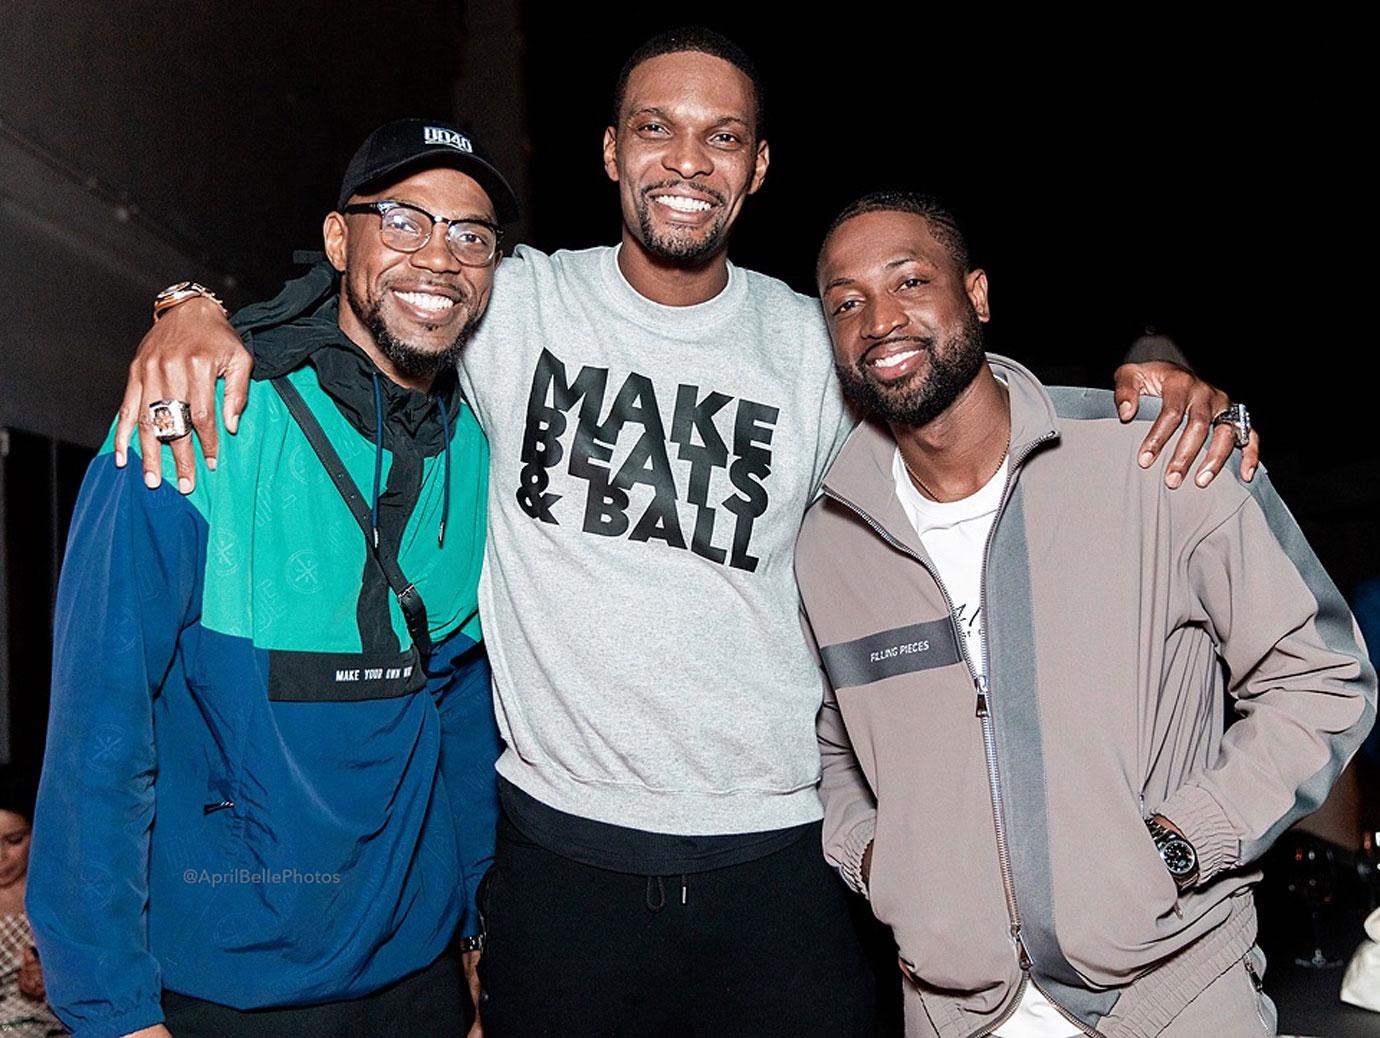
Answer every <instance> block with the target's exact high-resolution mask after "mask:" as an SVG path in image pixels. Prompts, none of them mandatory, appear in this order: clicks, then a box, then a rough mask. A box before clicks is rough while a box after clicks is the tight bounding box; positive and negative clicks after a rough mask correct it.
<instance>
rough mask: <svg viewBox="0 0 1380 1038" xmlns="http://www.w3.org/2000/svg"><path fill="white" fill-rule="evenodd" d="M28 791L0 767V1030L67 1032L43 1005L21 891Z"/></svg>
mask: <svg viewBox="0 0 1380 1038" xmlns="http://www.w3.org/2000/svg"><path fill="white" fill-rule="evenodd" d="M33 817H34V790H33V786H32V784H30V783H26V782H24V781H22V779H21V778H19V777H18V776H16V775H14V774H13V773H12V772H11V770H10V769H9V768H3V769H0V1034H5V1035H14V1036H16V1038H46V1036H49V1035H63V1034H66V1033H67V1031H66V1030H64V1029H63V1026H62V1024H60V1023H59V1022H58V1019H57V1017H56V1016H54V1015H53V1011H52V1010H51V1009H49V1008H48V1003H47V1001H46V998H45V993H44V987H43V967H42V966H41V965H39V961H38V950H37V949H36V948H35V947H34V935H33V931H32V930H31V929H29V917H28V916H27V915H26V914H25V912H24V891H25V890H26V889H27V886H28V884H27V882H26V881H27V879H28V876H29V841H30V838H31V837H32V835H33Z"/></svg>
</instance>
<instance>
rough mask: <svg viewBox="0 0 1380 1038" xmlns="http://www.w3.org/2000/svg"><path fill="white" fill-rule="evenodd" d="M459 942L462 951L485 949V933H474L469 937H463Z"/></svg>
mask: <svg viewBox="0 0 1380 1038" xmlns="http://www.w3.org/2000/svg"><path fill="white" fill-rule="evenodd" d="M458 943H459V946H460V950H461V951H462V952H476V951H483V950H484V935H483V934H482V933H473V934H470V935H469V936H468V937H461V938H460V940H459V942H458Z"/></svg>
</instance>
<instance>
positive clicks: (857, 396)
mask: <svg viewBox="0 0 1380 1038" xmlns="http://www.w3.org/2000/svg"><path fill="white" fill-rule="evenodd" d="M911 341H912V342H914V343H915V345H916V347H917V348H919V349H923V350H924V351H925V352H926V353H928V354H929V363H928V364H927V365H926V366H925V369H924V370H919V371H914V372H912V373H911V374H910V375H909V376H907V377H906V378H904V379H902V380H901V381H900V382H898V383H895V384H891V385H888V384H885V383H883V382H880V381H879V380H878V379H877V378H876V377H875V376H874V375H873V374H872V372H871V370H870V369H869V368H868V366H867V363H866V360H865V356H864V357H859V358H858V361H857V363H856V364H849V365H843V364H835V365H834V370H835V371H837V372H838V376H839V382H840V383H841V384H842V386H843V392H844V395H845V396H847V397H848V399H849V400H851V401H853V403H855V404H857V405H858V407H860V408H862V409H863V410H864V411H866V412H868V413H871V414H874V415H876V416H877V417H878V418H880V419H882V420H883V421H885V422H889V423H891V424H893V425H906V426H915V427H919V426H923V425H928V424H929V423H930V422H932V421H934V420H935V419H936V418H938V417H939V416H940V415H941V414H943V413H944V412H945V411H947V410H948V409H949V405H950V404H952V403H953V402H954V401H955V400H957V399H958V395H959V394H960V393H962V392H963V391H964V390H965V389H967V388H968V386H970V385H971V384H972V382H973V379H975V378H977V376H978V374H979V373H980V372H981V371H982V369H983V367H984V366H985V365H986V363H987V356H986V348H985V345H984V342H983V336H982V322H981V321H979V320H978V316H977V311H975V310H974V309H973V308H972V307H971V306H969V308H968V313H967V316H966V317H965V318H964V321H963V327H962V328H961V329H959V331H958V332H957V333H956V334H954V335H953V336H952V337H951V338H949V339H948V340H946V341H945V342H943V343H942V344H941V343H938V342H936V341H935V340H934V339H933V338H915V339H913V340H911Z"/></svg>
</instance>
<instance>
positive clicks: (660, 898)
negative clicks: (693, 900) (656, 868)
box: [646, 872, 690, 912]
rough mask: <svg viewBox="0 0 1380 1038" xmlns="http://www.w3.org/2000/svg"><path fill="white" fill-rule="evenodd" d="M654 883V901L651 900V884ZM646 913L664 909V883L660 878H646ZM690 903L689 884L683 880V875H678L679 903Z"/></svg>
mask: <svg viewBox="0 0 1380 1038" xmlns="http://www.w3.org/2000/svg"><path fill="white" fill-rule="evenodd" d="M653 881H655V882H656V900H655V901H653V900H652V882H653ZM646 900H647V911H649V912H660V911H661V910H662V909H663V908H665V907H666V882H665V880H663V879H662V878H661V877H660V876H648V877H647V899H646ZM689 901H690V884H689V883H688V882H687V881H686V879H685V873H683V872H682V873H681V874H680V903H681V904H682V905H684V904H688V903H689Z"/></svg>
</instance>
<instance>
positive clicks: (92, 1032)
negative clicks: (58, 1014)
mask: <svg viewBox="0 0 1380 1038" xmlns="http://www.w3.org/2000/svg"><path fill="white" fill-rule="evenodd" d="M162 1022H163V1005H162V1003H161V1002H149V1003H145V1004H144V1005H140V1006H135V1007H134V1008H133V1009H130V1010H128V1011H126V1012H123V1013H121V1014H120V1015H119V1016H108V1017H105V1018H104V1019H102V1020H85V1021H84V1020H81V1019H77V1020H72V1019H71V1018H64V1019H63V1023H65V1024H67V1026H68V1027H70V1028H71V1030H72V1034H73V1035H74V1036H75V1038H121V1036H122V1035H126V1034H133V1033H134V1032H135V1031H142V1030H143V1029H144V1028H146V1027H153V1026H155V1025H156V1024H161V1023H162Z"/></svg>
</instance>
